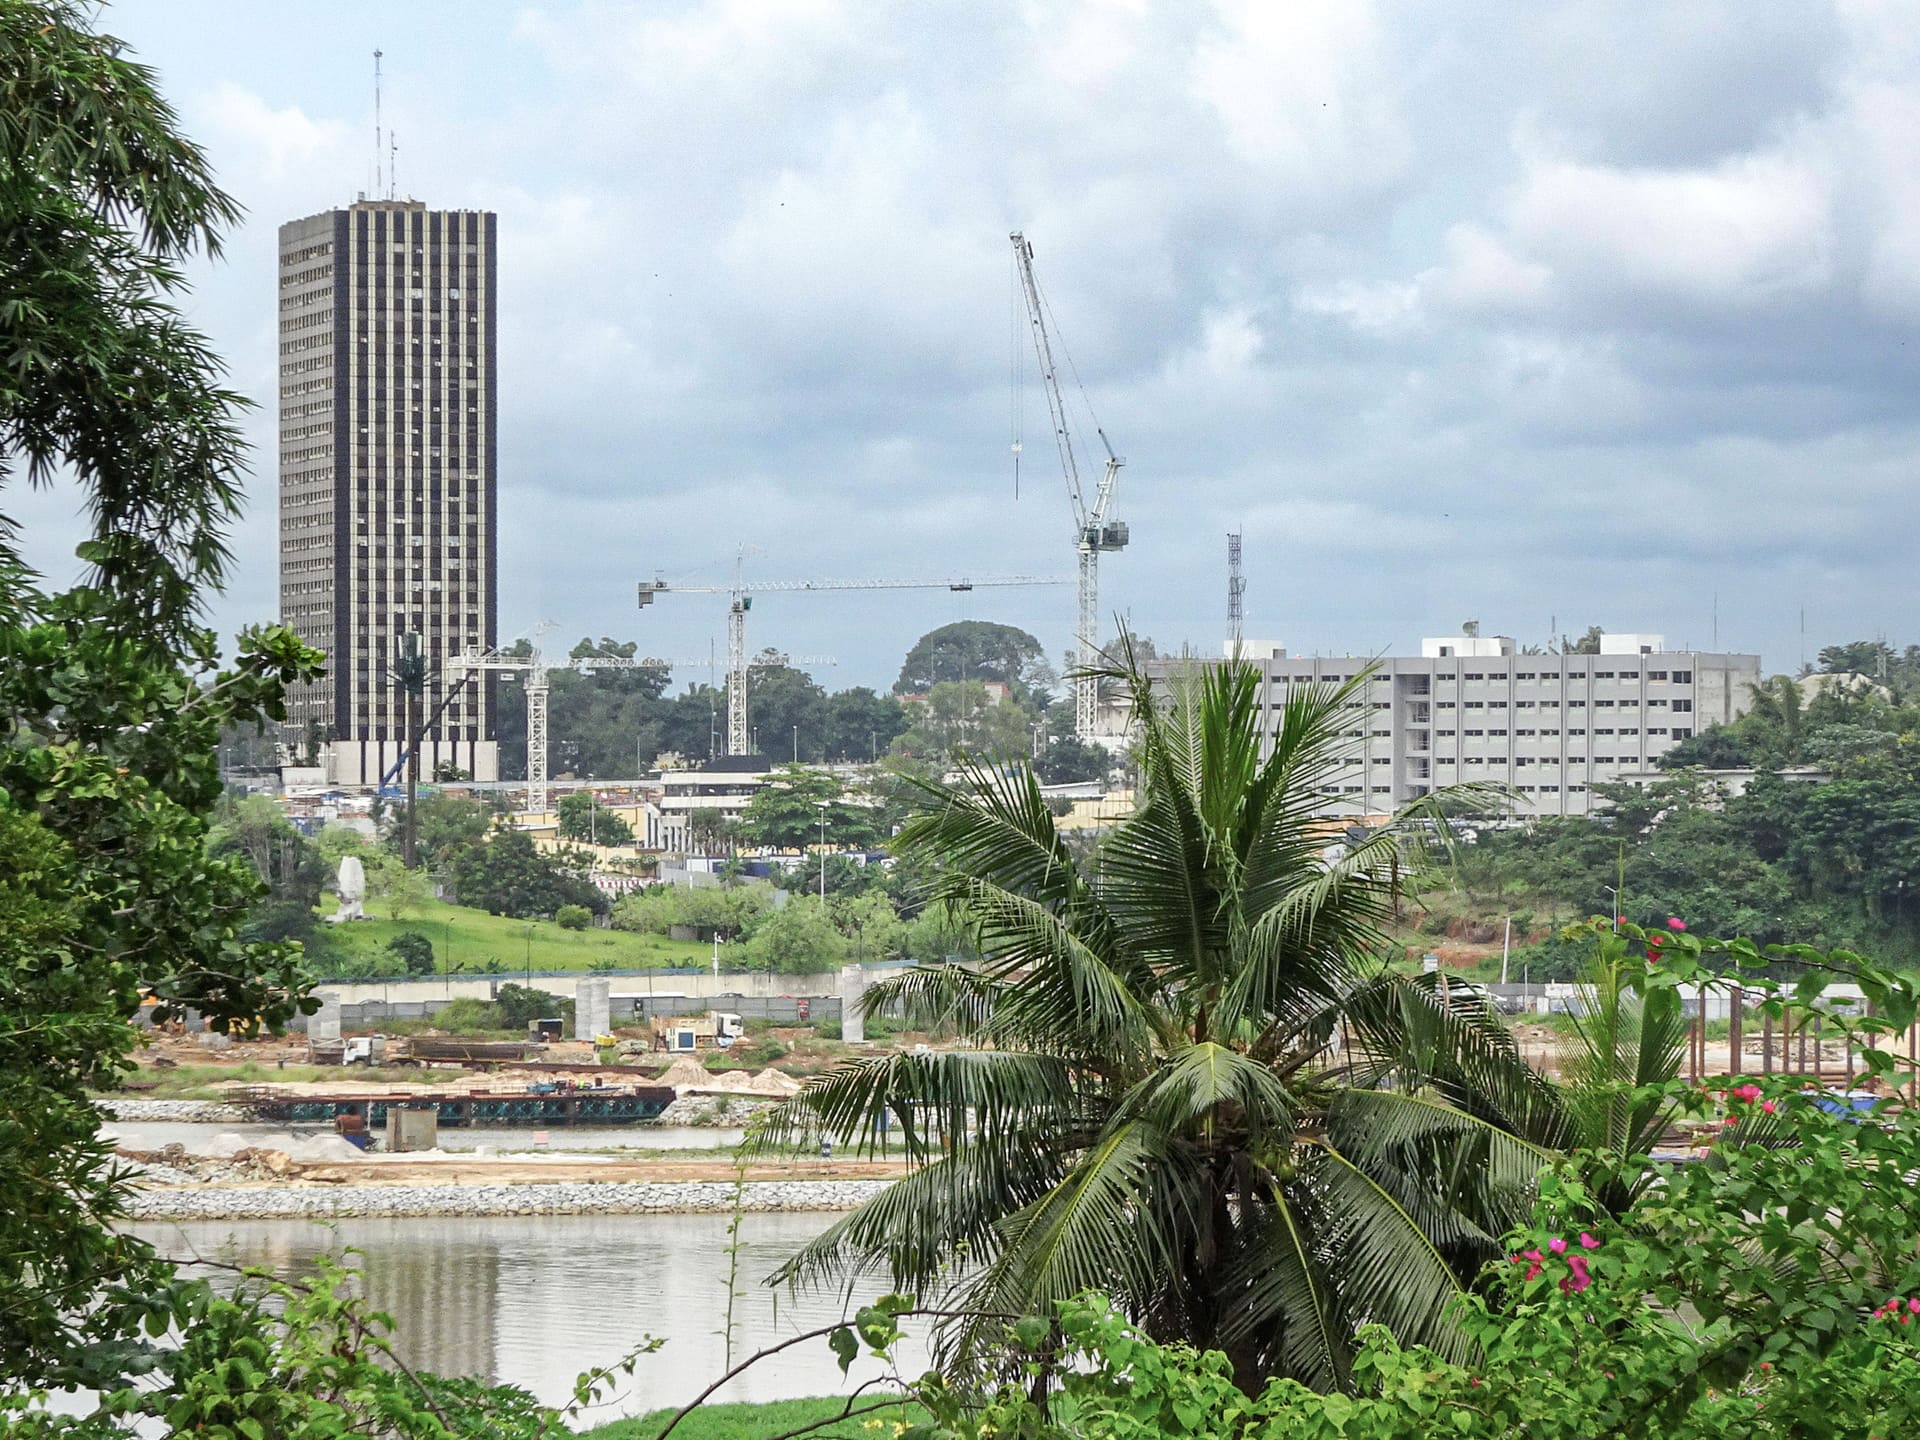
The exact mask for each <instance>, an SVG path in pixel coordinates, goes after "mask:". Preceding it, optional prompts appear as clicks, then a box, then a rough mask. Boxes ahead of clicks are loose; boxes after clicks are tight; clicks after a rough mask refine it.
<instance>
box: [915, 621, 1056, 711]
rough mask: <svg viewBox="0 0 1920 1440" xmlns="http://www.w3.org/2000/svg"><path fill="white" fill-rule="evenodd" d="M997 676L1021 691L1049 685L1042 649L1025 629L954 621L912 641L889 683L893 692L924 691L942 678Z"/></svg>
mask: <svg viewBox="0 0 1920 1440" xmlns="http://www.w3.org/2000/svg"><path fill="white" fill-rule="evenodd" d="M977 680H1000V681H1003V682H1005V683H1006V684H1008V685H1012V686H1014V687H1016V692H1017V694H1018V695H1019V696H1020V697H1021V698H1025V696H1026V694H1027V692H1029V691H1033V690H1045V689H1048V688H1050V687H1051V686H1052V685H1053V684H1054V683H1055V676H1054V674H1053V671H1052V669H1051V667H1049V666H1048V664H1047V657H1046V651H1045V649H1044V648H1042V646H1041V644H1040V642H1039V641H1038V640H1036V639H1034V637H1033V636H1031V635H1029V634H1028V633H1027V632H1026V631H1024V630H1021V629H1018V628H1017V627H1015V626H1012V625H996V624H995V623H993V622H992V621H990V620H960V621H956V622H955V623H953V624H951V625H942V626H941V627H940V628H939V629H938V630H929V631H928V632H927V633H926V634H925V635H922V636H921V637H920V638H919V639H918V640H916V641H915V642H914V645H913V648H912V649H911V650H909V651H908V652H907V658H906V659H905V661H903V662H902V664H901V666H900V678H899V679H898V680H896V681H894V684H893V693H894V694H896V695H924V694H926V693H927V692H928V691H929V690H931V689H933V687H934V686H936V685H938V684H941V683H942V682H944V681H977Z"/></svg>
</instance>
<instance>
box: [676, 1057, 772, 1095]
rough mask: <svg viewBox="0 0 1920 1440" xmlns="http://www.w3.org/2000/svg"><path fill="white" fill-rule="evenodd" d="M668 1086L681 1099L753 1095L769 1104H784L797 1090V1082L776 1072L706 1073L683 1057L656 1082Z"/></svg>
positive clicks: (722, 1071) (736, 1071)
mask: <svg viewBox="0 0 1920 1440" xmlns="http://www.w3.org/2000/svg"><path fill="white" fill-rule="evenodd" d="M655 1083H656V1084H660V1085H671V1086H672V1087H673V1088H674V1089H675V1090H676V1091H678V1092H679V1093H680V1094H682V1095H686V1094H690V1093H698V1094H702V1095H752V1096H757V1097H761V1098H764V1099H768V1100H784V1099H786V1098H787V1096H789V1095H792V1094H794V1093H796V1092H797V1091H798V1090H799V1089H800V1082H799V1081H798V1080H795V1079H794V1078H793V1077H792V1076H791V1075H785V1074H782V1073H781V1072H780V1071H778V1070H762V1071H761V1072H760V1073H759V1074H758V1075H749V1074H748V1073H747V1072H746V1071H744V1070H717V1071H716V1070H709V1069H707V1068H706V1066H704V1065H702V1064H701V1063H700V1062H699V1061H698V1060H695V1059H693V1058H692V1057H690V1056H686V1055H682V1056H681V1057H680V1058H679V1059H678V1060H676V1061H674V1062H673V1064H672V1065H671V1066H669V1067H668V1069H667V1073H666V1074H664V1075H662V1076H661V1077H660V1078H659V1080H658V1081H656V1082H655Z"/></svg>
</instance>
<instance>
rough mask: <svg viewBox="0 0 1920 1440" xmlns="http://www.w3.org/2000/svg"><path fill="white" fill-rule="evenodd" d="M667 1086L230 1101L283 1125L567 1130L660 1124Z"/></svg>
mask: <svg viewBox="0 0 1920 1440" xmlns="http://www.w3.org/2000/svg"><path fill="white" fill-rule="evenodd" d="M675 1093H676V1092H675V1091H674V1088H673V1087H672V1086H671V1085H601V1086H581V1085H567V1084H564V1083H562V1084H558V1085H536V1086H527V1087H525V1088H523V1089H519V1090H511V1091H509V1090H476V1091H472V1092H466V1091H459V1092H450V1091H442V1090H400V1089H395V1090H394V1091H393V1092H392V1093H390V1094H385V1095H369V1094H365V1093H364V1092H363V1093H357V1094H349V1093H340V1094H332V1095H327V1094H321V1095H311V1094H309V1095H292V1094H288V1093H287V1092H285V1091H282V1090H275V1089H273V1088H272V1087H264V1086H263V1087H261V1088H259V1089H256V1090H250V1091H247V1092H245V1093H243V1094H241V1095H238V1096H236V1097H235V1098H234V1102H233V1103H235V1104H237V1105H241V1106H244V1107H245V1108H246V1109H247V1110H249V1111H250V1112H252V1113H253V1114H254V1115H255V1116H257V1117H258V1118H260V1119H262V1120H272V1121H276V1122H278V1123H280V1124H296V1125H297V1124H302V1123H305V1124H325V1123H328V1122H331V1121H335V1120H338V1119H339V1118H340V1117H341V1116H343V1115H357V1116H359V1117H360V1119H361V1120H362V1121H364V1122H365V1123H366V1124H367V1125H368V1126H369V1127H373V1126H382V1125H385V1124H386V1123H387V1111H389V1110H394V1109H400V1110H429V1109H430V1110H433V1111H434V1112H436V1113H437V1114H438V1115H439V1117H440V1123H441V1124H442V1125H445V1126H448V1127H459V1126H462V1125H487V1126H510V1125H526V1126H532V1127H537V1128H542V1129H546V1128H556V1127H561V1126H568V1125H639V1124H643V1123H645V1122H646V1121H649V1120H657V1119H658V1118H659V1117H660V1112H661V1111H663V1110H665V1109H666V1108H667V1106H669V1105H671V1104H672V1103H673V1101H674V1096H675Z"/></svg>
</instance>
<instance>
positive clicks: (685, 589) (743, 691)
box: [640, 570, 1066, 755]
mask: <svg viewBox="0 0 1920 1440" xmlns="http://www.w3.org/2000/svg"><path fill="white" fill-rule="evenodd" d="M1065 583H1066V581H1064V580H1051V579H1041V578H1037V577H1035V576H1031V575H996V576H989V577H988V578H986V579H983V580H969V579H966V578H964V577H962V578H958V579H949V580H768V581H764V582H762V583H760V584H752V585H750V584H748V583H747V582H746V580H745V579H743V578H741V577H740V575H739V574H738V571H737V570H736V572H735V578H734V582H733V583H732V584H731V585H680V584H675V583H670V582H668V581H666V580H661V579H654V580H642V581H641V582H640V604H641V605H642V606H643V607H644V606H647V605H651V604H652V603H653V599H654V597H655V596H656V595H661V594H665V593H668V592H676V593H679V594H683V595H725V596H728V597H729V600H728V603H727V753H728V754H729V755H745V754H747V753H748V751H749V748H750V746H751V743H752V742H751V740H750V738H749V732H748V730H747V667H748V664H749V661H748V660H747V612H748V611H749V610H751V609H752V608H753V596H754V593H755V592H756V591H781V590H784V591H800V590H984V589H992V588H996V587H1001V586H1009V585H1064V584H1065Z"/></svg>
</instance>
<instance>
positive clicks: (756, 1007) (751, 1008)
mask: <svg viewBox="0 0 1920 1440" xmlns="http://www.w3.org/2000/svg"><path fill="white" fill-rule="evenodd" d="M451 1003H452V1002H451V1001H448V1000H395V1001H392V1002H384V1001H380V1000H363V1001H359V1002H356V1003H354V1004H351V1005H340V1006H336V1007H335V1008H334V1011H333V1014H334V1016H335V1018H336V1020H337V1023H338V1027H339V1028H341V1029H346V1030H367V1029H377V1028H379V1027H380V1026H382V1025H385V1024H387V1023H389V1022H391V1021H394V1020H430V1019H432V1018H433V1017H434V1016H435V1015H436V1014H438V1013H439V1012H440V1010H441V1009H442V1008H443V1007H445V1006H447V1005H449V1004H451ZM576 1003H577V1002H576ZM802 1005H804V1006H806V1009H807V1013H806V1015H805V1016H804V1017H803V1016H802V1015H801V1013H800V1007H801V1006H802ZM709 1010H731V1011H732V1012H733V1013H734V1014H736V1015H738V1016H740V1017H741V1018H743V1019H746V1020H771V1021H773V1022H775V1023H776V1024H789V1025H790V1024H797V1023H799V1022H800V1021H801V1020H802V1019H803V1018H804V1019H805V1020H806V1021H808V1022H809V1023H811V1022H813V1021H817V1020H838V1019H840V1001H839V1000H838V998H836V997H833V996H825V997H805V996H797V995H773V996H741V997H739V998H737V999H734V998H729V999H726V1000H711V999H705V998H701V997H698V996H692V995H662V996H655V997H651V998H649V997H647V996H644V995H638V996H636V995H613V996H610V997H609V998H608V1003H607V1023H605V1024H602V1025H601V1026H600V1028H599V1030H598V1031H595V1032H593V1033H595V1034H604V1033H605V1032H606V1030H607V1029H608V1028H609V1026H613V1025H632V1024H634V1023H635V1022H636V1021H640V1020H645V1019H647V1018H648V1017H650V1016H653V1015H704V1014H706V1013H707V1012H708V1011H709ZM315 1018H318V1017H315ZM307 1024H308V1028H309V1029H310V1030H311V1026H312V1021H308V1022H307ZM290 1028H292V1029H294V1030H299V1029H300V1028H301V1026H300V1023H299V1022H298V1021H296V1022H295V1023H294V1024H293V1025H292V1026H291V1027H290ZM581 1034H582V1036H583V1037H584V1036H585V1035H586V1034H587V1032H586V1031H584V1030H583V1031H582V1032H581ZM311 1038H313V1039H316V1040H317V1039H321V1038H323V1037H322V1036H320V1035H319V1034H313V1035H312V1037H311ZM334 1038H335V1039H336V1040H337V1039H338V1038H339V1035H338V1034H337V1033H336V1034H335V1036H334Z"/></svg>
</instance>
